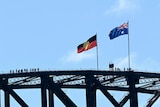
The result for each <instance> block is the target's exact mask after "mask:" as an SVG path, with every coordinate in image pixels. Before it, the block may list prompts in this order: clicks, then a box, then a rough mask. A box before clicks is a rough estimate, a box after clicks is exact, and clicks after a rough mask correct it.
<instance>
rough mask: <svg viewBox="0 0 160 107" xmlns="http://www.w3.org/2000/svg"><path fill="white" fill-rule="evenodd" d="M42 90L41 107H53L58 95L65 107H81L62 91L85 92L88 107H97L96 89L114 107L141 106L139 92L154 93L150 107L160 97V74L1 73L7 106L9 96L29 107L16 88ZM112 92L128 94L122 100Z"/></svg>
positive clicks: (23, 106)
mask: <svg viewBox="0 0 160 107" xmlns="http://www.w3.org/2000/svg"><path fill="white" fill-rule="evenodd" d="M30 88H39V89H41V102H40V103H41V104H42V106H41V107H54V98H53V95H54V94H55V95H56V96H57V97H58V98H59V99H60V101H61V102H62V103H63V104H64V105H65V106H66V107H78V105H76V104H75V103H74V102H73V101H72V100H71V99H70V98H69V97H68V96H67V95H66V93H65V92H64V91H63V90H62V88H76V89H85V91H86V107H96V105H97V104H96V90H100V91H101V92H102V93H103V94H104V95H105V97H106V98H107V99H108V100H109V101H110V102H111V103H112V104H113V106H114V107H123V106H124V105H125V103H126V102H127V101H129V102H130V103H129V104H130V107H139V105H138V104H139V102H138V93H145V94H152V95H153V97H152V98H151V99H150V100H149V101H148V102H146V107H151V106H152V105H153V104H154V103H155V102H156V101H157V99H158V98H159V96H160V74H159V73H148V72H136V71H107V70H98V71H97V70H70V71H65V70H61V71H38V72H21V73H20V72H19V73H8V74H0V89H1V90H3V91H4V105H5V107H10V106H11V105H10V96H12V97H13V98H14V99H15V100H16V101H17V102H18V103H19V105H20V106H22V107H29V105H28V104H27V103H26V102H25V101H24V100H23V99H22V98H21V96H19V95H18V94H17V93H16V92H15V89H30ZM109 90H117V91H120V92H121V91H124V92H127V93H128V94H127V95H125V97H124V98H123V99H122V100H121V101H120V102H117V101H116V99H115V98H114V97H113V95H111V94H110V93H109V92H108V91H109Z"/></svg>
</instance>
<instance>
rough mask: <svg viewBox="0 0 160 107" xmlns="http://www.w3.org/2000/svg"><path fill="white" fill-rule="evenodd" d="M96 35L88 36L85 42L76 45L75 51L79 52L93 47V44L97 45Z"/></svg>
mask: <svg viewBox="0 0 160 107" xmlns="http://www.w3.org/2000/svg"><path fill="white" fill-rule="evenodd" d="M96 36H97V35H94V36H92V37H91V38H89V39H88V40H87V41H86V42H84V43H82V44H80V45H79V46H78V47H77V53H81V52H83V51H86V50H89V49H91V48H94V47H95V46H97V37H96Z"/></svg>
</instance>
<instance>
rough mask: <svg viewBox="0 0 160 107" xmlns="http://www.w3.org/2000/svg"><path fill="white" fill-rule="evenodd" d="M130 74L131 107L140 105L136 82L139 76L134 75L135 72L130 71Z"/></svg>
mask: <svg viewBox="0 0 160 107" xmlns="http://www.w3.org/2000/svg"><path fill="white" fill-rule="evenodd" d="M130 72H131V73H130V75H129V76H128V84H129V92H130V107H138V96H137V91H136V87H135V85H136V82H137V77H136V76H135V75H134V72H132V71H130Z"/></svg>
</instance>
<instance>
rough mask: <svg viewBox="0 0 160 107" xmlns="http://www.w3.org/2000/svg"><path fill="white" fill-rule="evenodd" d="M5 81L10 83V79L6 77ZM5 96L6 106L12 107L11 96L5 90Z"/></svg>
mask: <svg viewBox="0 0 160 107" xmlns="http://www.w3.org/2000/svg"><path fill="white" fill-rule="evenodd" d="M5 82H6V83H8V79H5ZM4 97H5V102H4V103H5V107H10V97H9V92H8V91H4Z"/></svg>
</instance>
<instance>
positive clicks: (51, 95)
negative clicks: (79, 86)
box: [48, 78, 54, 107]
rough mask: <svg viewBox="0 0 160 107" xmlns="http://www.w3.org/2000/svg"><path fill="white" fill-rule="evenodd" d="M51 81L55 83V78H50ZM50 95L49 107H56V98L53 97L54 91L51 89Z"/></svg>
mask: <svg viewBox="0 0 160 107" xmlns="http://www.w3.org/2000/svg"><path fill="white" fill-rule="evenodd" d="M49 79H50V80H51V81H53V78H49ZM48 93H49V94H48V95H49V107H54V96H53V94H54V93H53V90H52V89H49V91H48Z"/></svg>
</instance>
